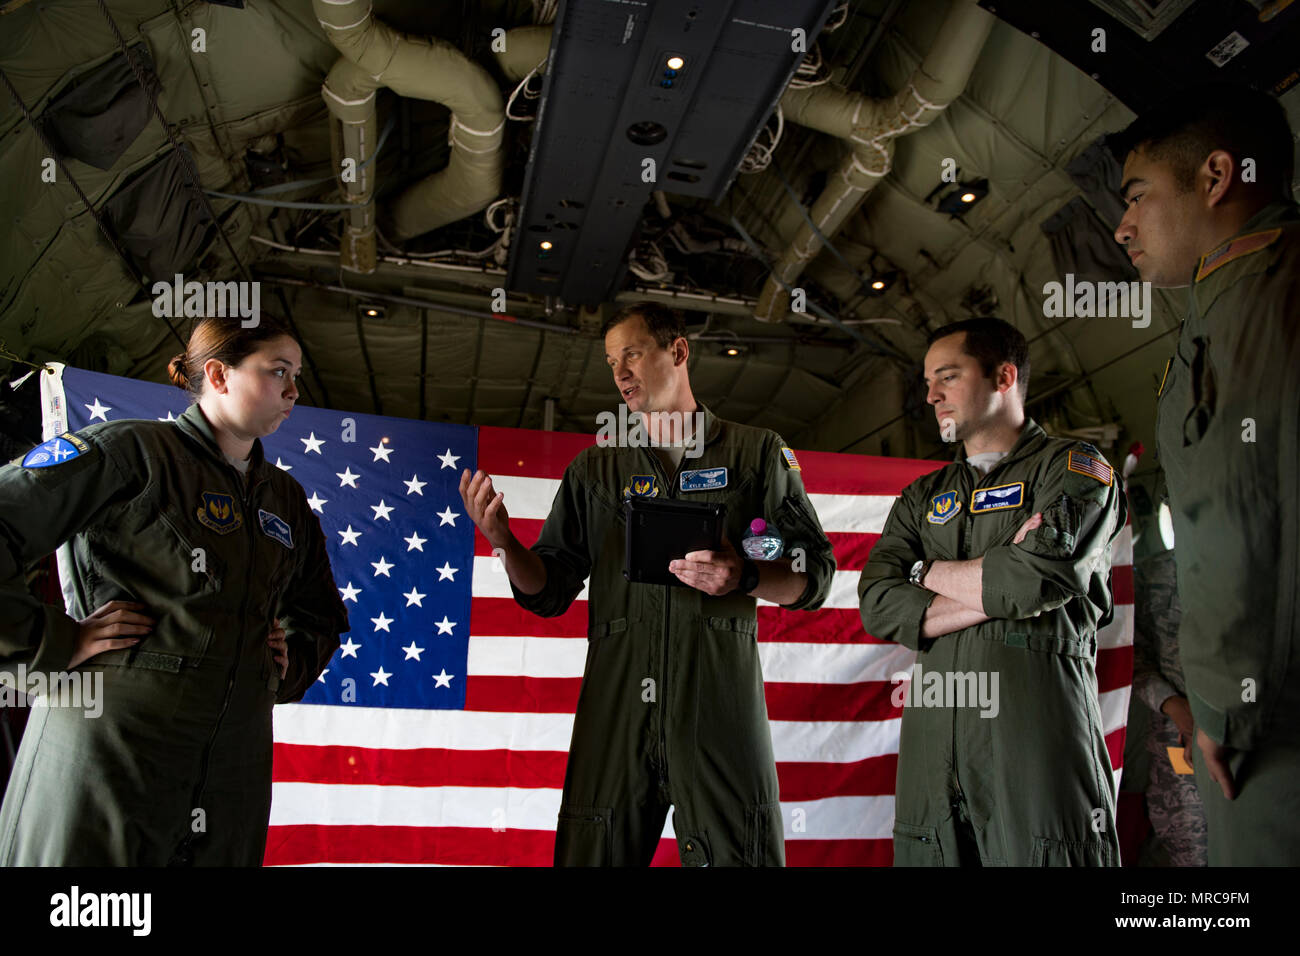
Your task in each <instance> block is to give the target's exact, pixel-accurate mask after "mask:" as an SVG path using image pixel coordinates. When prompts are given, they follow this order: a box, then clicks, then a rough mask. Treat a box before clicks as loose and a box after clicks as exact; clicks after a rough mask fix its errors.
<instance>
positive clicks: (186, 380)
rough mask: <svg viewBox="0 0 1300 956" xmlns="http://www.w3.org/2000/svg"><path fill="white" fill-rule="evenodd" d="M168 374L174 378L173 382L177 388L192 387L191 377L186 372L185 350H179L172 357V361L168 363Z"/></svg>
mask: <svg viewBox="0 0 1300 956" xmlns="http://www.w3.org/2000/svg"><path fill="white" fill-rule="evenodd" d="M167 376H168V378H170V379H171V380H172V384H173V385H175V386H176V387H177V388H183V389H186V390H187V391H188V389H189V387H190V377H189V376H188V375H186V374H185V353H184V352H178V353H177V354H176V355H175V356H173V357H172V360H171V362H169V363H168V364H167Z"/></svg>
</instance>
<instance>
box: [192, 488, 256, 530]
mask: <svg viewBox="0 0 1300 956" xmlns="http://www.w3.org/2000/svg"><path fill="white" fill-rule="evenodd" d="M195 517H196V518H198V519H199V524H201V525H203V527H205V528H211V529H212V530H213V531H215V532H216V533H217V534H229V533H230V532H232V531H235V530H237V529H239V528H241V527H243V525H244V517H243V515H241V514H240V513H239V507H238V505H236V504H235V497H234V495H228V494H225V493H223V492H219V491H205V492H203V501H202V503H201V504H200V505H199V510H198V511H196V512H195Z"/></svg>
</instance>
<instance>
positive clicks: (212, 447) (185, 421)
mask: <svg viewBox="0 0 1300 956" xmlns="http://www.w3.org/2000/svg"><path fill="white" fill-rule="evenodd" d="M176 427H177V428H179V429H180V430H181V431H183V432H184V433H185V434H187V435H189V436H190V437H191V438H193V439H195V440H196V441H198V443H199V444H200V445H202V446H203V447H204V448H206V449H207V450H208V451H209V452H211V453H212V455H213V457H214V458H216V459H217V461H219V462H221V463H222V464H223V465H226V466H227V467H229V468H231V469H232V470H237V469H235V466H234V465H231V464H230V461H229V460H228V459H227V458H226V454H225V452H223V451H222V450H221V446H220V445H219V444H218V443H217V436H216V435H215V434H214V433H213V431H212V425H211V423H210V422H209V421H208V419H207V416H205V415H204V414H203V410H202V409H201V408H199V403H198V402H194V403H193V404H192V405H190V407H189V408H187V409H185V411H183V412H181V415H180V417H179V418H178V419H176ZM265 465H266V455H265V454H264V453H263V451H262V440H261V439H260V438H254V439H253V450H252V452H251V454H250V455H249V456H248V475H247V477H248V478H249V480H250V481H251V480H252V479H254V478H256V479H257V480H259V481H261V480H263V479H264V478H265V476H264V475H263V474H262V470H263V468H264V466H265Z"/></svg>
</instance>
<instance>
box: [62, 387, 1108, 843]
mask: <svg viewBox="0 0 1300 956" xmlns="http://www.w3.org/2000/svg"><path fill="white" fill-rule="evenodd" d="M60 371H61V374H60V375H59V376H41V378H42V379H45V380H47V381H46V382H45V383H44V384H43V403H44V417H45V423H44V424H45V434H44V437H47V438H48V437H51V436H53V435H55V434H58V433H59V432H61V431H64V430H71V431H76V430H77V429H79V428H82V427H85V426H86V425H89V424H91V423H92V422H98V421H115V420H118V419H122V418H149V419H163V420H166V419H167V418H168V416H169V415H170V416H171V417H175V416H177V415H179V414H180V413H181V412H182V411H183V410H184V409H185V407H186V405H187V397H186V396H185V395H184V393H182V392H181V391H180V390H179V389H176V388H171V387H167V386H162V385H155V384H150V383H144V382H138V381H135V380H132V379H124V378H118V377H114V376H108V375H100V374H95V373H90V372H84V371H80V370H77V369H71V368H62V367H60ZM349 428H351V429H352V431H351V433H350V437H351V438H352V439H353V440H351V441H347V440H345V436H348V435H349V432H348V429H349ZM593 442H594V436H587V435H573V434H565V433H556V432H541V431H530V430H523V429H508V428H472V427H466V426H456V425H446V424H438V423H429V422H416V421H409V420H404V419H397V418H388V417H379V416H374V415H363V414H359V413H349V412H337V411H328V410H321V409H315V408H307V407H299V408H297V409H295V410H294V412H293V415H292V416H291V417H290V418H289V419H288V420H287V421H286V422H284V424H282V425H281V426H280V429H279V430H278V431H277V432H276V433H275V434H274V435H272V436H271V437H270V438H269V439H266V440H265V441H264V442H263V445H264V449H265V452H266V456H267V459H268V461H270V462H272V463H275V464H278V465H279V466H280V467H282V468H286V469H288V471H289V474H290V475H291V476H292V477H293V478H295V479H297V480H298V482H299V483H300V484H301V485H302V486H303V488H304V489H305V491H306V494H307V496H308V499H309V501H310V502H311V503H312V507H313V509H314V511H315V513H316V514H317V516H318V517H319V519H320V522H321V527H322V529H323V531H324V533H325V537H326V539H327V541H328V542H329V553H330V560H331V563H332V565H333V570H334V576H335V581H336V583H337V585H338V587H339V592H340V594H341V595H342V596H343V598H344V601H345V604H346V607H347V609H348V613H349V616H350V620H351V625H352V630H351V631H350V632H349V633H348V634H346V635H344V636H343V637H342V642H343V647H342V648H341V649H340V651H339V652H338V653H337V654H336V655H335V656H334V659H333V660H332V661H331V662H330V664H329V667H328V669H327V672H326V673H325V674H324V675H322V678H321V680H319V681H318V682H317V683H316V684H315V686H314V687H313V688H312V690H311V691H310V692H309V693H308V694H307V695H306V697H305V698H304V700H303V701H302V702H301V703H298V704H286V705H280V706H278V707H276V709H275V765H274V777H273V779H274V783H273V788H274V791H273V802H272V808H271V828H270V833H269V837H268V841H267V852H266V862H267V863H268V864H275V865H292V864H329V863H342V864H404V863H405V864H411V863H417V864H449V865H549V864H550V862H551V855H552V849H553V846H554V835H555V824H556V814H557V812H558V809H559V804H560V789H561V786H562V785H563V781H564V767H565V760H566V756H567V750H568V745H569V736H570V732H571V729H572V724H573V711H574V707H575V705H576V703H577V699H578V686H579V683H580V681H581V676H582V672H583V663H584V659H585V655H586V640H585V638H586V619H587V612H586V601H585V599H586V593H585V591H584V592H583V593H582V594H580V595H579V597H578V600H577V601H575V602H574V605H573V607H572V608H570V610H569V611H568V612H567V613H566V614H564V615H563V616H561V617H558V618H549V619H544V618H539V617H535V616H533V615H531V614H528V613H526V612H524V611H523V610H522V609H520V608H519V607H518V606H517V605H516V604H515V603H514V601H513V600H512V599H511V596H510V588H509V584H508V579H507V577H506V575H505V573H504V571H503V570H502V569H501V568H500V566H499V563H498V562H497V560H496V559H495V558H493V557H492V555H491V552H490V549H489V548H488V546H487V542H486V541H485V540H484V539H483V538H482V537H481V536H480V535H478V534H477V532H476V531H475V530H474V528H473V525H472V524H471V523H470V522H469V519H468V517H467V516H465V515H464V514H463V511H464V508H463V506H462V504H461V501H460V496H459V493H458V491H457V485H458V482H459V479H460V473H461V469H463V468H466V467H468V468H470V469H473V468H476V467H478V468H483V469H484V470H486V471H488V472H489V473H490V474H491V475H492V476H493V478H494V481H495V483H496V484H497V487H498V488H499V489H500V490H501V491H503V492H505V504H506V507H507V508H508V510H509V512H510V517H511V527H512V529H513V530H514V532H515V534H516V535H517V536H518V537H519V538H520V540H521V541H523V542H524V543H525V544H532V542H533V541H535V540H536V537H537V534H538V533H539V531H540V529H541V526H542V522H543V521H544V519H545V517H546V515H547V512H548V511H549V510H550V505H551V501H552V499H553V497H554V495H555V491H556V488H557V487H558V484H559V479H560V477H561V475H562V474H563V472H564V468H565V466H566V465H567V464H568V463H569V461H571V460H572V458H573V456H574V455H576V454H577V453H578V452H579V451H580V450H582V449H583V448H584V447H586V446H587V445H589V444H592V443H593ZM798 456H799V461H800V463H801V464H802V467H803V472H802V474H803V479H804V483H805V486H806V488H807V490H808V494H809V496H810V498H811V499H812V502H813V505H814V507H815V508H816V510H817V513H818V516H819V517H820V519H821V522H822V526H823V527H824V528H825V530H826V532H827V535H828V537H829V538H830V540H831V543H832V544H833V546H834V549H835V558H836V561H837V563H838V568H839V569H838V570H837V571H836V575H835V580H834V583H833V585H832V587H831V592H830V597H829V598H828V600H827V602H826V604H825V606H824V607H823V608H822V609H821V610H819V611H816V612H811V613H810V612H796V611H785V610H782V609H781V608H779V607H775V606H771V605H767V604H765V603H764V602H760V606H759V612H758V614H759V633H758V641H759V651H760V658H761V661H762V666H763V674H764V678H765V682H766V690H767V706H768V715H769V718H770V721H771V731H772V743H773V748H774V751H775V754H776V760H777V772H778V776H779V778H780V784H781V803H782V809H783V815H784V818H785V821H786V857H787V861H788V863H789V864H790V865H792V866H824V865H882V866H883V865H888V864H889V863H890V862H891V859H892V848H891V841H892V837H891V828H892V824H893V804H894V801H893V788H894V775H895V769H896V766H897V754H898V739H899V721H900V716H901V711H900V710H899V709H898V708H895V707H894V706H893V705H892V703H891V700H890V698H891V694H892V692H893V691H894V690H895V687H896V685H894V684H893V683H891V682H890V677H891V675H893V674H895V673H897V672H899V671H905V670H908V669H909V668H910V667H911V664H912V660H913V654H912V652H910V651H908V650H906V649H905V648H902V647H900V646H898V645H894V644H886V643H881V642H878V641H876V640H874V639H873V638H872V637H870V636H869V635H867V634H866V633H864V632H863V630H862V626H861V623H860V620H859V617H858V610H857V581H858V573H859V571H860V570H861V568H862V566H863V564H864V563H865V561H866V558H867V554H868V552H869V551H870V549H871V546H872V544H873V542H874V541H875V540H876V538H877V537H878V536H879V533H880V531H881V530H882V529H883V527H884V523H885V519H886V517H887V516H888V514H889V509H890V507H891V506H892V504H893V502H894V499H895V497H896V496H897V494H898V492H899V491H900V490H901V489H902V488H903V487H904V486H905V485H906V484H907V483H908V482H910V481H911V480H912V479H914V478H916V477H917V476H919V475H921V474H924V473H926V472H928V471H930V470H933V469H934V468H937V467H940V466H941V464H942V463H941V462H933V461H911V460H902V459H894V458H875V457H867V456H862V455H844V454H830V453H824V452H809V451H799V452H798ZM1114 592H1115V598H1116V604H1117V606H1116V609H1115V610H1116V613H1115V619H1114V621H1113V622H1112V623H1111V624H1110V625H1108V626H1107V627H1106V628H1105V629H1104V630H1103V631H1102V632H1101V634H1100V636H1099V645H1100V650H1099V651H1098V659H1097V675H1098V683H1099V687H1098V690H1099V693H1100V701H1101V713H1102V718H1103V723H1104V729H1105V733H1106V741H1107V745H1108V748H1109V751H1110V756H1111V761H1112V764H1113V765H1114V766H1115V768H1116V786H1117V787H1118V779H1119V768H1120V764H1121V761H1122V759H1123V751H1124V731H1125V722H1126V719H1127V715H1128V701H1129V690H1130V683H1131V678H1132V670H1133V666H1132V643H1133V641H1132V636H1133V626H1132V624H1133V615H1132V604H1133V579H1132V548H1131V546H1130V537H1129V531H1128V529H1125V531H1124V532H1123V534H1122V535H1121V537H1120V539H1119V541H1118V543H1117V550H1116V553H1115V555H1114ZM799 811H801V812H799ZM655 863H656V864H660V865H675V864H676V863H677V850H676V844H675V843H674V842H673V839H672V818H671V815H670V817H669V820H668V825H667V827H666V829H665V832H664V836H663V839H662V841H661V843H660V848H659V852H658V853H657V854H656V857H655Z"/></svg>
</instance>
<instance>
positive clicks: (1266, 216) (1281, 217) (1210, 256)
mask: <svg viewBox="0 0 1300 956" xmlns="http://www.w3.org/2000/svg"><path fill="white" fill-rule="evenodd" d="M1298 220H1300V206H1298V205H1296V204H1295V203H1294V202H1292V201H1291V200H1289V199H1278V200H1276V201H1274V202H1271V203H1269V204H1268V205H1267V206H1265V207H1264V208H1262V209H1260V210H1259V211H1257V212H1256V213H1255V215H1253V216H1251V217H1250V218H1249V219H1247V220H1246V221H1245V223H1243V224H1242V227H1241V229H1239V230H1238V231H1237V232H1236V233H1234V234H1233V235H1231V236H1229V237H1228V238H1227V239H1224V240H1223V242H1221V243H1219V244H1218V245H1217V246H1215V247H1214V248H1213V249H1211V250H1210V251H1209V252H1207V253H1206V254H1205V255H1203V256H1201V257H1200V259H1198V260H1197V261H1196V266H1195V268H1194V269H1193V270H1192V283H1191V284H1192V285H1195V284H1196V283H1197V282H1200V281H1202V277H1203V276H1206V275H1207V274H1209V273H1212V271H1213V270H1209V269H1207V266H1208V265H1210V264H1212V263H1213V262H1215V261H1216V260H1218V259H1219V258H1220V257H1222V256H1223V255H1224V254H1225V253H1229V252H1231V254H1232V256H1233V258H1236V254H1237V252H1238V251H1239V249H1238V250H1231V251H1230V250H1229V249H1228V247H1229V246H1231V245H1232V244H1233V243H1234V242H1236V241H1237V240H1239V239H1241V238H1243V237H1245V236H1249V235H1251V234H1253V233H1258V232H1263V231H1264V230H1266V229H1268V228H1270V227H1273V226H1284V225H1286V224H1287V223H1292V222H1296V221H1298ZM1261 242H1263V240H1261ZM1239 248H1240V247H1239ZM1246 251H1253V250H1250V249H1247V250H1246Z"/></svg>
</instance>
